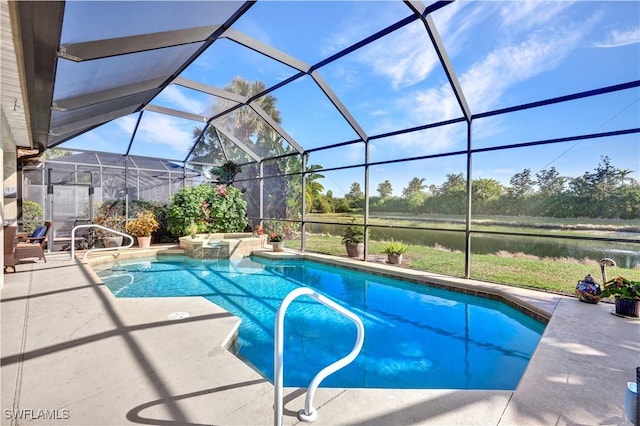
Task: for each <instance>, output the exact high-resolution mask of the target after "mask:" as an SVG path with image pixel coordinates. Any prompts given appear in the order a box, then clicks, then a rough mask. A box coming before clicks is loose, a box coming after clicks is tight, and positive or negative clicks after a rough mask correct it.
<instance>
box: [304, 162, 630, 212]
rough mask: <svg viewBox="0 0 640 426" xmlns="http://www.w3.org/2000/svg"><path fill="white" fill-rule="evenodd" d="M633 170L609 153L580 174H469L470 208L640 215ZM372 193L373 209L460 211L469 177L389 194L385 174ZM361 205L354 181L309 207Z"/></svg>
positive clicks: (416, 183)
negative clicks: (340, 194) (501, 178)
mask: <svg viewBox="0 0 640 426" xmlns="http://www.w3.org/2000/svg"><path fill="white" fill-rule="evenodd" d="M632 173H633V171H632V170H628V169H620V168H616V167H615V166H614V165H613V164H611V159H610V158H609V157H607V156H603V157H601V160H600V162H599V163H598V166H597V167H596V168H595V169H594V170H593V171H586V172H584V174H582V175H581V176H578V177H574V178H572V177H567V176H561V175H560V173H559V172H558V171H557V170H556V168H555V167H551V168H549V169H543V170H540V171H539V172H537V173H535V174H534V173H532V172H531V169H524V170H523V171H522V172H520V173H516V174H514V175H513V176H512V177H511V179H510V180H509V185H508V186H505V185H503V184H502V183H500V182H498V181H497V180H495V179H491V178H481V179H473V180H472V182H471V191H472V197H471V199H472V213H473V214H476V215H509V216H541V217H555V218H579V217H586V218H603V219H605V218H606V219H638V218H640V184H639V182H638V181H637V180H636V179H633V178H631V177H630V175H631V174H632ZM376 190H377V196H371V197H370V200H369V205H370V208H371V211H372V212H406V213H414V214H455V215H460V214H464V213H465V211H466V199H467V182H466V179H465V178H464V174H463V173H457V174H455V173H453V174H448V175H447V176H446V180H445V181H444V182H443V183H442V184H440V185H437V184H431V185H427V184H426V183H425V179H424V178H419V177H414V178H412V179H411V180H410V181H409V182H408V184H407V186H406V187H404V188H402V192H401V195H399V196H394V195H393V186H392V184H391V182H390V181H389V180H385V181H383V182H381V183H380V184H378V186H377V188H376ZM363 207H364V193H363V191H362V188H361V187H360V184H359V183H358V182H354V183H352V184H351V188H350V190H349V192H348V193H347V194H345V196H344V198H336V197H334V196H333V194H332V192H331V191H328V192H327V194H316V196H315V197H314V200H313V203H312V206H311V210H312V211H316V212H319V213H329V212H350V211H357V210H359V209H362V208H363Z"/></svg>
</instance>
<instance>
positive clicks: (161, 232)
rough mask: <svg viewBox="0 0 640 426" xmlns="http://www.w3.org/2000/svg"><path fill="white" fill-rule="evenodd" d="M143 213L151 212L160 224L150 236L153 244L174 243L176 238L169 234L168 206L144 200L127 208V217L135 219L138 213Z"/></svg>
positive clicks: (136, 201)
mask: <svg viewBox="0 0 640 426" xmlns="http://www.w3.org/2000/svg"><path fill="white" fill-rule="evenodd" d="M144 211H151V212H152V213H153V214H154V215H155V217H156V220H157V221H158V223H159V224H160V227H159V228H158V229H157V230H155V231H154V232H153V233H152V234H151V236H152V237H153V241H154V242H156V243H171V242H175V241H176V238H175V237H174V236H173V235H172V234H171V233H170V232H169V226H168V219H167V215H168V213H169V206H168V205H167V204H166V203H160V202H155V201H146V200H135V201H132V202H131V205H130V207H129V217H130V218H132V217H135V216H136V215H137V214H138V213H140V212H144Z"/></svg>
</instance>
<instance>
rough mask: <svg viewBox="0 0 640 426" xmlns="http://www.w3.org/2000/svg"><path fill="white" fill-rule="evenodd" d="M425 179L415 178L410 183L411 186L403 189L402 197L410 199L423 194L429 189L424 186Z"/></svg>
mask: <svg viewBox="0 0 640 426" xmlns="http://www.w3.org/2000/svg"><path fill="white" fill-rule="evenodd" d="M424 181H425V178H417V177H414V178H413V179H411V180H410V181H409V185H407V187H406V188H403V189H402V197H403V198H409V197H411V195H413V194H415V193H417V192H422V191H423V190H425V189H426V188H427V185H425V184H424Z"/></svg>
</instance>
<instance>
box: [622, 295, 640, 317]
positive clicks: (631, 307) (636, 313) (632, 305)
mask: <svg viewBox="0 0 640 426" xmlns="http://www.w3.org/2000/svg"><path fill="white" fill-rule="evenodd" d="M616 314H618V315H624V316H627V317H635V318H638V317H640V300H634V299H621V298H620V297H616Z"/></svg>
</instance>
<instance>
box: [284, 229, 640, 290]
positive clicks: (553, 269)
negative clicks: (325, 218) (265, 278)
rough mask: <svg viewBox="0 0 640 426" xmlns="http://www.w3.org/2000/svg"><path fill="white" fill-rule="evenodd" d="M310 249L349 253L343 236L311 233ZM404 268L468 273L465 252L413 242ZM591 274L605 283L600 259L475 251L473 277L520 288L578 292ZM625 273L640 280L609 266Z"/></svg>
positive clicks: (638, 275) (373, 248)
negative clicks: (585, 260) (559, 257)
mask: <svg viewBox="0 0 640 426" xmlns="http://www.w3.org/2000/svg"><path fill="white" fill-rule="evenodd" d="M369 243H370V244H369V254H370V255H381V253H382V247H383V246H384V244H385V242H383V241H370V242H369ZM285 246H286V247H289V248H293V249H299V248H300V241H299V240H290V241H286V242H285ZM306 250H307V251H311V252H317V253H324V254H330V255H334V256H346V251H345V248H344V246H343V245H342V243H341V238H340V237H336V236H327V235H318V234H307V236H306ZM403 266H404V267H408V268H411V269H416V270H421V271H428V272H435V273H439V274H444V275H450V276H456V277H462V276H464V253H462V252H457V251H450V250H444V249H441V248H437V247H426V246H418V245H409V250H408V252H407V253H406V254H405V264H404V265H403ZM587 274H591V275H592V276H593V277H594V278H595V280H596V282H598V283H602V274H601V271H600V265H599V264H598V263H597V262H593V261H591V262H587V263H584V262H581V261H579V260H576V259H550V258H539V257H535V256H525V255H518V254H502V253H500V254H472V256H471V278H472V279H476V280H480V281H488V282H493V283H499V284H506V285H511V286H516V287H526V288H533V289H538V290H545V291H551V292H556V293H562V294H571V295H573V294H574V290H575V286H576V284H577V283H578V281H579V280H581V279H582V278H584V277H585V275H587ZM618 275H621V276H623V277H625V278H627V279H630V280H638V281H640V269H638V268H636V269H625V268H617V267H610V268H607V276H608V278H609V279H611V278H615V277H616V276H618Z"/></svg>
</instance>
